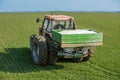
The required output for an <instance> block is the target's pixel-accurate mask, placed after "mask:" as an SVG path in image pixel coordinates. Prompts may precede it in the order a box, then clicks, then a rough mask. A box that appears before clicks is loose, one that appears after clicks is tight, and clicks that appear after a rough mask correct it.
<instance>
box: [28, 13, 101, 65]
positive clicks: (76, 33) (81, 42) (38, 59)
mask: <svg viewBox="0 0 120 80" xmlns="http://www.w3.org/2000/svg"><path fill="white" fill-rule="evenodd" d="M39 21H40V19H37V20H36V22H37V23H38V22H39ZM102 38H103V36H102V33H100V32H96V31H94V30H81V29H77V27H76V24H75V20H74V18H73V17H71V16H67V15H46V16H44V20H43V23H42V26H41V27H40V28H39V35H34V34H33V35H31V36H30V50H31V54H32V59H33V62H34V63H35V64H38V65H46V64H55V63H56V62H57V60H58V57H63V58H67V59H71V60H73V61H77V62H82V61H88V60H89V59H90V57H91V56H92V54H93V51H94V46H100V45H102V44H103V43H102Z"/></svg>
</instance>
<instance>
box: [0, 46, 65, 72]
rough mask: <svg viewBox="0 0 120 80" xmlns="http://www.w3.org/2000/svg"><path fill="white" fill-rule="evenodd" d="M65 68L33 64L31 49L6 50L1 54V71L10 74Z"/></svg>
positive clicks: (57, 65)
mask: <svg viewBox="0 0 120 80" xmlns="http://www.w3.org/2000/svg"><path fill="white" fill-rule="evenodd" d="M63 68H64V66H63V65H60V64H56V65H45V66H39V65H35V64H33V62H32V58H31V52H30V50H29V48H5V51H4V52H0V71H3V72H10V73H26V72H34V71H42V70H48V71H51V70H60V69H63Z"/></svg>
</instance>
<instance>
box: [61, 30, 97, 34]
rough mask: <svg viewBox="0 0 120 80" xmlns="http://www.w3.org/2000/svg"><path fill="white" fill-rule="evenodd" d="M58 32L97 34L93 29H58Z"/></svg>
mask: <svg viewBox="0 0 120 80" xmlns="http://www.w3.org/2000/svg"><path fill="white" fill-rule="evenodd" d="M59 33H60V34H97V32H95V31H89V30H64V31H60V32H59Z"/></svg>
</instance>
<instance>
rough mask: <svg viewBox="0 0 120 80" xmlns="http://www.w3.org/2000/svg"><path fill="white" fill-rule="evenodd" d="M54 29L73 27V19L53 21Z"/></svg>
mask: <svg viewBox="0 0 120 80" xmlns="http://www.w3.org/2000/svg"><path fill="white" fill-rule="evenodd" d="M53 26H54V29H73V28H74V26H73V21H72V20H69V21H53Z"/></svg>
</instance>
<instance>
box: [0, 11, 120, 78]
mask: <svg viewBox="0 0 120 80" xmlns="http://www.w3.org/2000/svg"><path fill="white" fill-rule="evenodd" d="M46 14H48V13H0V80H15V79H18V80H120V62H119V61H120V41H119V40H120V13H67V12H60V13H59V14H66V15H70V16H73V17H74V18H75V20H76V24H77V27H78V28H80V29H88V28H90V29H93V30H96V31H100V32H103V34H104V45H103V46H101V47H95V53H94V55H93V57H92V58H91V59H90V60H89V61H88V62H83V63H74V62H71V61H69V60H60V61H58V62H57V64H56V65H53V66H52V65H46V66H43V67H41V66H37V65H34V64H33V63H32V58H31V54H30V50H29V36H30V35H31V34H38V27H39V24H37V23H35V20H36V18H37V17H40V18H41V19H43V16H44V15H46ZM56 14H58V13H57V12H56Z"/></svg>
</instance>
